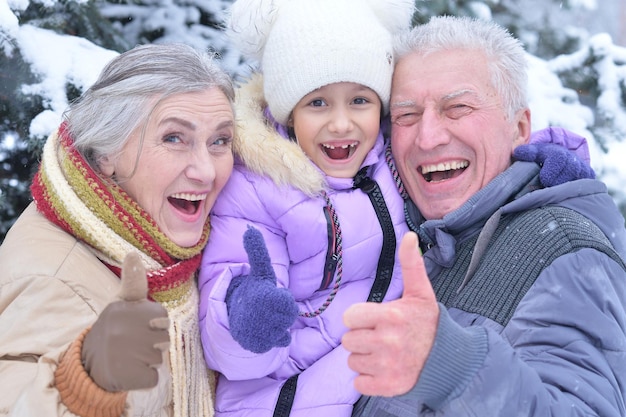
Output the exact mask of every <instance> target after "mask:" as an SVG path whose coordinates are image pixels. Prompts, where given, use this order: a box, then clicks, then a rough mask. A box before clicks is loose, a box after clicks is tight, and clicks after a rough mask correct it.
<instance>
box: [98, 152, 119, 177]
mask: <svg viewBox="0 0 626 417" xmlns="http://www.w3.org/2000/svg"><path fill="white" fill-rule="evenodd" d="M96 163H97V164H98V168H99V169H100V172H101V173H102V175H104V176H105V177H112V176H113V174H115V164H114V163H113V162H112V161H111V159H110V158H109V157H108V156H101V157H99V158H98V160H97V162H96Z"/></svg>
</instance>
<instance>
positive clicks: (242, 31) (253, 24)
mask: <svg viewBox="0 0 626 417" xmlns="http://www.w3.org/2000/svg"><path fill="white" fill-rule="evenodd" d="M285 1H288V0H237V1H235V2H234V3H233V4H232V7H231V8H230V16H229V19H228V21H227V24H226V34H227V36H228V37H229V39H230V40H231V42H232V44H233V45H234V46H235V47H236V48H237V49H238V50H239V51H240V52H241V53H242V54H244V55H245V56H246V58H251V59H255V60H257V61H260V60H261V57H262V56H263V49H264V48H265V44H266V42H267V38H268V36H269V35H270V32H271V30H272V27H273V25H274V22H275V21H276V16H277V12H278V9H279V8H280V6H281V4H283V3H284V2H285Z"/></svg>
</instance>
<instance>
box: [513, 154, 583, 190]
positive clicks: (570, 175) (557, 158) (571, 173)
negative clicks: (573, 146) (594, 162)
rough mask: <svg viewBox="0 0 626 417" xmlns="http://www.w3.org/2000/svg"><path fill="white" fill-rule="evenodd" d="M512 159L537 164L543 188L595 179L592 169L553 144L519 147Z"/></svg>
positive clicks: (574, 155) (575, 156) (575, 155)
mask: <svg viewBox="0 0 626 417" xmlns="http://www.w3.org/2000/svg"><path fill="white" fill-rule="evenodd" d="M513 158H515V159H517V160H518V161H527V162H536V163H537V164H539V165H540V166H541V171H539V180H540V181H541V184H542V185H543V186H544V187H553V186H555V185H559V184H563V183H566V182H569V181H573V180H579V179H582V178H595V172H594V171H593V169H592V168H591V167H590V166H589V165H588V164H587V163H586V162H585V161H583V160H581V159H580V158H579V157H578V156H577V154H576V153H574V152H573V151H569V150H568V149H566V148H565V147H563V146H561V145H556V144H553V143H530V144H527V145H520V146H518V147H517V148H515V149H514V150H513Z"/></svg>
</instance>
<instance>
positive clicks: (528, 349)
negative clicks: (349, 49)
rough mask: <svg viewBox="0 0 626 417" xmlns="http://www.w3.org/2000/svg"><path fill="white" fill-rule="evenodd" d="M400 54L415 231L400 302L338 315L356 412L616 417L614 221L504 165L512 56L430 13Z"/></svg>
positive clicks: (397, 96) (519, 73) (478, 28)
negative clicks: (351, 374) (345, 330)
mask: <svg viewBox="0 0 626 417" xmlns="http://www.w3.org/2000/svg"><path fill="white" fill-rule="evenodd" d="M397 52H398V64H397V66H396V71H395V74H394V79H393V88H392V97H391V118H392V123H393V127H392V149H393V155H394V158H395V161H396V164H397V168H398V171H399V173H400V177H401V178H402V181H403V184H404V186H405V188H406V191H407V193H408V197H410V199H408V198H407V207H406V208H407V210H406V213H407V222H408V224H409V226H410V228H411V229H412V230H413V231H414V232H415V233H409V234H407V236H405V238H404V240H403V242H402V246H401V248H400V252H399V255H400V261H401V263H402V266H403V279H404V294H403V297H402V298H401V299H399V300H396V301H392V302H389V303H383V304H373V303H363V304H357V305H354V306H352V307H351V308H350V309H349V310H348V311H347V312H346V313H345V315H344V322H345V324H346V325H347V326H348V327H349V328H350V329H351V330H350V331H349V332H348V333H346V335H345V336H344V338H343V345H344V347H345V348H346V349H347V350H348V351H350V352H351V355H350V357H349V360H348V363H349V366H350V367H351V368H352V369H353V370H355V371H356V372H358V373H359V376H358V377H357V378H356V379H355V382H354V383H355V386H356V388H357V389H358V390H359V391H360V392H361V393H363V394H364V395H365V396H364V397H363V398H362V399H361V401H359V403H358V404H357V405H356V407H355V410H354V414H353V415H354V416H385V417H388V416H405V415H406V416H409V415H411V416H415V415H429V416H432V415H437V416H438V415H446V416H507V417H508V416H513V415H515V416H548V415H550V416H565V415H567V416H572V415H594V416H595V415H597V416H603V417H606V416H624V415H626V404H625V396H626V272H625V271H626V267H625V265H624V261H623V260H624V259H625V257H626V231H625V229H624V218H623V217H622V216H621V215H620V213H619V211H618V210H617V208H616V207H615V205H614V203H613V201H612V199H611V197H610V196H609V195H608V193H607V190H606V187H605V186H604V185H603V184H602V183H601V182H599V181H596V180H592V179H581V180H577V181H572V182H568V183H565V184H562V185H558V186H555V187H552V188H543V187H541V185H540V180H539V178H538V173H539V166H538V165H537V164H535V163H534V162H522V161H518V162H512V160H511V155H512V154H513V152H514V149H515V148H516V147H517V146H518V145H520V144H524V143H527V141H528V138H529V136H530V131H531V121H530V111H529V109H528V105H527V99H526V93H525V89H526V83H527V76H526V70H525V57H524V51H523V48H522V46H521V44H520V43H519V42H518V41H517V40H516V39H514V38H513V37H512V36H511V35H510V34H509V33H508V32H506V31H505V30H504V29H502V28H501V27H499V26H497V25H495V24H493V23H491V22H483V21H478V20H472V19H467V18H452V17H440V18H433V19H432V20H431V22H430V23H428V24H426V25H423V26H419V27H416V28H414V29H413V30H412V31H411V32H410V33H409V34H407V36H405V37H404V38H403V39H401V40H400V41H399V44H398V48H397ZM525 151H526V152H529V150H528V149H527V148H526V149H525ZM530 152H532V148H531V150H530ZM416 235H417V236H419V248H421V251H422V253H423V258H422V256H420V255H419V253H418V250H417V249H418V248H417V247H418V243H417V241H418V239H416Z"/></svg>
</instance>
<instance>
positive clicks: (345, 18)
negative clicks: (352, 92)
mask: <svg viewBox="0 0 626 417" xmlns="http://www.w3.org/2000/svg"><path fill="white" fill-rule="evenodd" d="M414 1H415V0H236V1H235V2H234V3H233V6H232V9H231V18H230V21H229V23H228V27H227V32H228V34H229V36H230V38H231V40H232V41H233V43H234V45H235V47H237V48H238V49H239V50H240V51H241V52H242V53H243V54H244V55H245V56H246V57H247V58H249V59H255V60H257V61H259V63H260V64H261V70H262V72H263V88H264V93H265V99H266V100H267V103H268V105H269V108H270V111H271V112H272V115H273V116H274V118H275V119H276V120H277V121H278V122H279V123H281V124H283V125H285V124H287V120H288V118H289V115H290V114H291V112H292V110H293V108H294V107H295V106H296V104H297V103H298V102H299V101H300V99H302V97H304V96H305V95H307V94H308V93H310V92H311V91H313V90H316V89H318V88H320V87H323V86H325V85H327V84H332V83H336V82H354V83H358V84H362V85H365V86H367V87H369V88H371V89H372V90H374V91H375V92H376V93H377V94H378V96H379V97H380V99H381V101H382V103H383V107H384V111H385V112H387V110H388V105H389V95H390V90H391V76H392V74H393V67H394V63H395V61H394V59H393V42H392V39H393V36H394V35H396V34H397V33H398V32H400V31H402V30H404V29H408V28H409V27H410V23H411V18H412V15H413V11H414Z"/></svg>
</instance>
